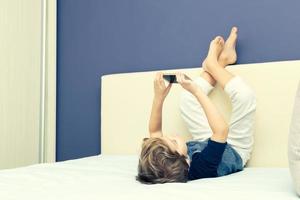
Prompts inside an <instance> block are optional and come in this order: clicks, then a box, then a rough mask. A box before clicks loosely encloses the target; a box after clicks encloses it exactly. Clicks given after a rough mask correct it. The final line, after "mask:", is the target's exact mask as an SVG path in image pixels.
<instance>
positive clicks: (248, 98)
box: [236, 87, 256, 105]
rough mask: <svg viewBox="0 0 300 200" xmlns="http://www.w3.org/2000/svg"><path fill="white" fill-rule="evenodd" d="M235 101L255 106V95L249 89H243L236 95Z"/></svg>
mask: <svg viewBox="0 0 300 200" xmlns="http://www.w3.org/2000/svg"><path fill="white" fill-rule="evenodd" d="M236 101H239V102H242V103H251V104H253V105H256V95H255V93H254V91H253V90H252V89H251V88H248V87H245V88H243V89H242V90H240V91H238V92H237V93H236Z"/></svg>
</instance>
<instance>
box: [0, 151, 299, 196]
mask: <svg viewBox="0 0 300 200" xmlns="http://www.w3.org/2000/svg"><path fill="white" fill-rule="evenodd" d="M137 162H138V157H137V156H136V155H131V156H130V155H127V156H126V155H99V156H92V157H86V158H81V159H77V160H69V161H64V162H58V163H55V164H37V165H32V166H28V167H22V168H18V169H9V170H2V171H0V180H1V181H0V199H1V200H2V199H3V200H4V199H7V200H8V199H31V200H35V199H44V200H46V199H72V200H75V199H89V200H94V199H95V200H96V199H97V200H99V199H151V200H153V199H186V198H195V197H196V198H197V199H203V200H204V199H210V200H214V199H218V200H220V199H240V200H243V199H245V200H246V199H249V200H250V199H251V200H253V199H273V200H277V199H282V200H293V199H298V198H297V196H296V195H295V194H294V192H293V189H292V182H291V178H290V176H289V171H288V170H287V168H246V169H245V170H244V171H242V172H239V173H236V174H232V175H229V176H225V177H219V178H211V179H200V180H195V181H191V182H189V183H187V184H185V183H169V184H158V185H142V184H140V183H138V182H136V181H135V180H134V176H135V175H136V166H137Z"/></svg>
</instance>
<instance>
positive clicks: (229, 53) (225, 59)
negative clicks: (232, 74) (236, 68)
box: [218, 27, 238, 67]
mask: <svg viewBox="0 0 300 200" xmlns="http://www.w3.org/2000/svg"><path fill="white" fill-rule="evenodd" d="M237 32H238V29H237V27H232V29H231V32H230V35H229V36H228V38H227V40H226V42H225V44H224V48H223V51H222V52H221V54H220V56H219V59H218V62H219V63H220V65H221V66H223V67H226V66H227V65H230V64H234V63H235V62H236V59H237V55H236V50H235V47H236V41H237Z"/></svg>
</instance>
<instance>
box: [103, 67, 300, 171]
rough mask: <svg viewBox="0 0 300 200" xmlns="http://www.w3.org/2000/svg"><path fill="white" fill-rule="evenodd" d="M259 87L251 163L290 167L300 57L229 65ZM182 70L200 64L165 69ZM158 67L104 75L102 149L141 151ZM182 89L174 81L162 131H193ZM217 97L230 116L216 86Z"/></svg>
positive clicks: (214, 95)
mask: <svg viewBox="0 0 300 200" xmlns="http://www.w3.org/2000/svg"><path fill="white" fill-rule="evenodd" d="M227 69H228V70H229V71H230V72H232V73H233V74H238V75H240V76H241V77H243V78H244V80H245V81H246V82H247V83H248V84H249V85H250V86H251V87H252V88H253V89H254V91H255V92H256V96H257V111H256V126H255V146H254V150H253V153H252V158H251V160H250V161H249V163H248V166H252V167H253V166H255V167H287V165H288V162H287V139H288V137H287V136H288V132H289V123H290V117H291V113H292V106H293V103H294V97H295V93H296V89H297V85H298V82H299V80H300V61H284V62H271V63H256V64H243V65H234V66H229V67H227ZM161 71H163V72H174V71H182V72H184V73H186V74H187V75H189V76H190V77H192V78H195V77H196V76H199V74H200V72H201V71H202V69H201V68H189V69H187V68H185V69H176V70H161ZM155 73H156V71H151V72H139V73H124V74H113V75H105V76H102V77H101V81H102V88H101V91H102V94H101V99H102V104H101V108H102V112H101V153H102V154H137V153H139V151H140V144H141V141H142V138H144V137H148V122H149V116H150V111H151V105H152V98H153V79H154V75H155ZM182 90H183V89H182V88H181V86H180V85H178V84H173V86H172V88H171V91H170V93H169V95H168V97H167V98H166V100H165V103H164V108H163V132H164V133H165V134H168V133H178V134H182V135H183V136H185V137H186V138H190V134H189V133H188V130H187V128H186V126H185V124H184V122H183V120H182V119H181V116H180V112H179V95H180V92H181V91H182ZM210 97H211V99H212V101H213V102H214V103H215V104H216V106H217V107H218V109H219V110H220V111H221V112H222V113H223V114H224V116H225V118H226V119H227V120H228V119H229V116H230V111H231V104H230V101H229V99H228V97H227V96H226V94H225V93H224V92H223V91H222V89H221V88H220V87H219V86H218V85H217V86H216V88H215V89H214V91H213V92H212V93H211V94H210Z"/></svg>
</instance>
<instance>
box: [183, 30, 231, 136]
mask: <svg viewBox="0 0 300 200" xmlns="http://www.w3.org/2000/svg"><path fill="white" fill-rule="evenodd" d="M236 40H237V28H236V27H233V28H232V30H231V32H230V35H229V37H228V38H227V40H226V42H225V44H224V48H223V50H222V52H221V54H220V56H219V59H218V62H219V64H220V65H221V66H222V67H226V66H227V65H228V64H233V63H235V62H236V58H237V55H236V51H235V46H236ZM203 65H205V61H204V62H203ZM194 81H195V82H196V84H197V85H198V86H199V87H200V88H201V89H202V90H203V91H204V92H205V94H207V95H208V94H209V93H210V92H211V90H212V89H213V88H214V86H215V84H216V81H215V79H214V78H213V77H212V76H211V75H210V74H209V73H208V72H206V71H203V72H202V73H201V75H200V76H199V77H197V78H196V79H194ZM180 111H181V116H182V118H183V120H184V121H185V122H186V124H187V128H188V130H189V131H190V133H191V134H192V136H193V139H197V140H200V141H203V140H205V139H207V138H209V137H210V136H211V134H212V130H211V128H210V126H209V124H208V120H207V118H206V115H205V113H204V110H203V108H202V106H201V104H200V103H199V102H198V100H197V99H196V98H195V97H194V96H193V95H192V94H190V93H189V92H187V91H183V92H182V95H181V101H180Z"/></svg>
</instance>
